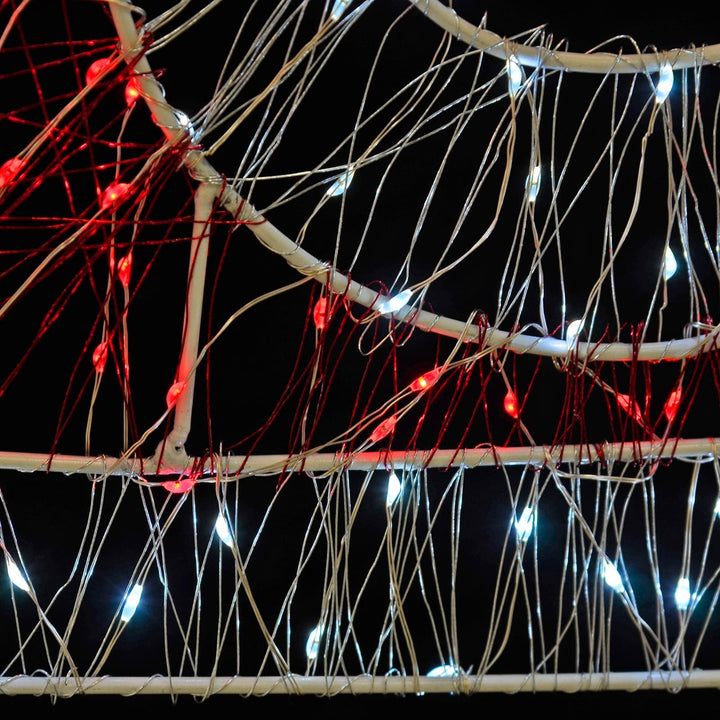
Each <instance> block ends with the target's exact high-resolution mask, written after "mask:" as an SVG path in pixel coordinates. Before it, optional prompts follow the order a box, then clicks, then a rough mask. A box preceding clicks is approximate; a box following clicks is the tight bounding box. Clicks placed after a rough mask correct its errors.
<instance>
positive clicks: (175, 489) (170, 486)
mask: <svg viewBox="0 0 720 720" xmlns="http://www.w3.org/2000/svg"><path fill="white" fill-rule="evenodd" d="M162 486H163V487H164V488H165V489H166V490H167V491H168V492H169V493H173V494H175V495H180V494H182V493H186V492H189V491H190V490H192V489H193V488H194V487H195V480H194V479H193V478H181V479H179V480H168V481H167V482H164V483H163V484H162Z"/></svg>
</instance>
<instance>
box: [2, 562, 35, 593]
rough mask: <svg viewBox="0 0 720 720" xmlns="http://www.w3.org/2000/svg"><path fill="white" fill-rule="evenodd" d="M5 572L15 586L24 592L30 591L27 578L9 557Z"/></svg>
mask: <svg viewBox="0 0 720 720" xmlns="http://www.w3.org/2000/svg"><path fill="white" fill-rule="evenodd" d="M7 573H8V577H9V578H10V580H11V581H12V584H13V585H15V587H18V588H20V590H24V591H25V592H30V586H29V585H28V583H27V580H26V579H25V578H24V577H23V574H22V573H21V572H20V568H19V567H18V566H17V565H16V564H15V561H14V560H12V559H11V558H8V559H7Z"/></svg>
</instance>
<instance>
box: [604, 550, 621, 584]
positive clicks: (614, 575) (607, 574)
mask: <svg viewBox="0 0 720 720" xmlns="http://www.w3.org/2000/svg"><path fill="white" fill-rule="evenodd" d="M602 576H603V579H604V580H605V582H606V583H607V584H608V585H609V586H610V587H611V588H612V589H613V590H616V591H618V592H621V591H622V589H623V581H622V577H620V573H619V572H618V569H617V568H616V567H615V565H614V564H613V563H612V562H610V560H608V559H607V558H605V559H604V560H603V564H602Z"/></svg>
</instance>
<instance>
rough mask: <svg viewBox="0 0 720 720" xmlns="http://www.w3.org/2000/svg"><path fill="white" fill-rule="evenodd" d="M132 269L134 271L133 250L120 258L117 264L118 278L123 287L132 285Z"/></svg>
mask: <svg viewBox="0 0 720 720" xmlns="http://www.w3.org/2000/svg"><path fill="white" fill-rule="evenodd" d="M131 271H132V251H131V252H129V253H128V254H127V255H126V256H125V257H123V258H120V262H119V263H118V265H117V274H118V278H119V280H120V283H121V284H122V286H123V287H128V286H129V285H130V273H131Z"/></svg>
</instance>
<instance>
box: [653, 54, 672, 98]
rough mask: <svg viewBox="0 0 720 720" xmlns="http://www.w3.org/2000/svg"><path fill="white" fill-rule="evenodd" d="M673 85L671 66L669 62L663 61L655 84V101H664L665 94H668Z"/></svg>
mask: <svg viewBox="0 0 720 720" xmlns="http://www.w3.org/2000/svg"><path fill="white" fill-rule="evenodd" d="M672 86H673V71H672V66H671V65H670V63H667V62H666V63H663V66H662V67H661V68H660V77H659V78H658V83H657V85H656V86H655V102H656V103H658V105H659V104H660V103H663V102H665V100H666V98H667V96H668V95H669V94H670V90H672Z"/></svg>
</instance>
